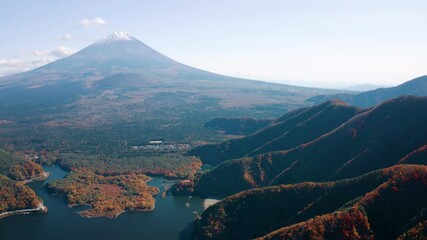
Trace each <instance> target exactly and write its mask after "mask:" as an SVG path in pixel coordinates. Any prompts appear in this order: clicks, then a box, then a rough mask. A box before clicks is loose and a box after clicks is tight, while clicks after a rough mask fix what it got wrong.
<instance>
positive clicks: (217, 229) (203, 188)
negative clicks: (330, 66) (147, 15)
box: [0, 32, 427, 239]
mask: <svg viewBox="0 0 427 240" xmlns="http://www.w3.org/2000/svg"><path fill="white" fill-rule="evenodd" d="M426 82H427V78H426V77H425V76H422V77H419V78H415V79H413V80H410V81H408V82H406V83H404V84H401V85H399V86H396V87H392V88H382V89H377V90H372V91H367V92H362V93H354V92H350V91H341V90H329V89H319V88H306V87H298V86H292V85H286V84H276V83H268V82H263V81H256V80H247V79H242V78H235V77H228V76H224V75H219V74H215V73H211V72H208V71H204V70H200V69H197V68H193V67H190V66H187V65H184V64H181V63H179V62H177V61H175V60H173V59H171V58H169V57H167V56H165V55H163V54H161V53H159V52H157V51H156V50H154V49H152V48H150V47H149V46H147V45H146V44H144V43H143V42H141V41H139V40H138V39H136V38H135V37H133V36H132V35H130V34H129V33H125V32H116V33H113V34H110V35H109V36H107V37H105V38H103V39H100V40H98V41H96V42H94V43H93V44H91V45H89V46H87V47H86V48H84V49H82V50H80V51H78V52H76V53H74V54H72V55H70V56H68V57H65V58H61V59H59V60H56V61H54V62H51V63H49V64H47V65H44V66H41V67H39V68H36V69H33V70H29V71H26V72H23V73H17V74H13V75H8V76H4V77H0V180H1V184H0V188H1V190H2V191H1V194H0V200H1V201H0V214H4V215H10V214H8V212H13V211H18V212H20V213H22V211H25V213H26V211H33V210H34V209H35V211H37V212H45V208H43V207H42V206H46V207H47V208H49V212H48V213H46V212H45V214H30V215H24V216H21V215H19V216H8V217H7V218H4V219H1V220H0V238H2V239H3V238H4V239H11V238H12V236H14V235H15V234H17V237H16V238H14V239H28V237H29V234H30V233H29V232H24V231H23V232H20V233H16V231H14V230H13V229H17V228H18V226H19V227H21V224H22V226H24V228H25V229H29V230H31V231H33V232H35V233H37V236H36V237H32V239H45V238H47V239H52V238H54V237H55V236H59V234H66V237H65V239H75V238H78V239H94V238H105V239H111V238H120V237H121V235H123V234H125V233H126V234H128V235H126V236H127V238H128V239H139V238H141V236H144V239H255V238H257V239H416V238H417V237H418V238H419V239H422V238H423V237H425V236H426V235H427V234H425V231H424V230H425V227H426V224H425V221H426V217H425V216H426V214H427V213H426V209H427V206H426V202H427V201H426V200H427V191H426V189H427V184H426V183H427V179H426V176H427V169H426V167H425V165H426V152H427V151H426V149H427V148H426V146H427V129H426V123H427V112H426V111H425V109H427V97H426V95H427V92H426V91H425V89H426V88H427V85H426ZM49 172H50V173H49ZM25 184H26V185H25ZM205 198H211V199H210V200H208V199H205ZM209 203H210V204H209ZM211 204H213V205H212V206H210V207H207V209H204V207H203V206H204V205H211ZM0 216H1V215H0ZM76 228H78V229H79V231H80V230H81V232H79V231H76Z"/></svg>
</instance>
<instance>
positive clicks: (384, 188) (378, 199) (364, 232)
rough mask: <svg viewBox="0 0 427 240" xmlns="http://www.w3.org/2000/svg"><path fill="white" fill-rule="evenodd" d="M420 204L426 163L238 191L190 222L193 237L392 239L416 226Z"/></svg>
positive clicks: (426, 197)
mask: <svg viewBox="0 0 427 240" xmlns="http://www.w3.org/2000/svg"><path fill="white" fill-rule="evenodd" d="M426 207H427V167H426V166H420V165H398V166H394V167H390V168H387V169H382V170H377V171H374V172H371V173H368V174H365V175H362V176H360V177H356V178H352V179H345V180H340V181H336V182H325V183H310V182H308V183H299V184H292V185H278V186H271V187H265V188H259V189H253V190H248V191H244V192H241V193H238V194H236V195H233V196H231V197H228V198H226V199H224V200H223V201H221V202H219V203H217V204H215V205H213V206H211V207H210V208H208V209H207V210H206V211H205V212H204V213H203V214H202V216H201V218H200V219H199V220H198V221H197V223H196V235H197V237H199V239H253V238H256V237H262V236H264V237H263V238H262V239H396V238H397V237H399V236H400V235H402V234H405V233H406V232H408V231H409V230H411V229H413V228H415V227H418V228H420V227H419V226H418V224H420V223H423V222H424V221H425V220H426V215H425V213H426ZM319 215H320V216H319ZM316 216H317V217H316ZM415 230H416V229H414V230H412V232H416V231H415ZM418 232H419V231H418Z"/></svg>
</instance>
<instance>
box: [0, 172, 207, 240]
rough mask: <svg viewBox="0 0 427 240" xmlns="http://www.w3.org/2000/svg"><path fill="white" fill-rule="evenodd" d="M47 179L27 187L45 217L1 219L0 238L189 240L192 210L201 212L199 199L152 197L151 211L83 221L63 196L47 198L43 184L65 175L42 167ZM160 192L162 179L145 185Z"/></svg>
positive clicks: (201, 200) (22, 216)
mask: <svg viewBox="0 0 427 240" xmlns="http://www.w3.org/2000/svg"><path fill="white" fill-rule="evenodd" d="M44 169H45V171H46V172H50V176H49V178H48V179H46V180H45V181H42V182H35V183H31V184H28V186H30V187H31V188H32V189H34V191H35V192H36V193H37V195H38V196H39V197H41V198H42V199H43V202H44V205H46V206H47V207H48V209H49V212H48V213H47V214H29V215H17V216H11V217H7V218H3V219H0V239H1V240H9V239H11V240H12V239H13V240H20V239H43V240H46V239H61V240H66V239H73V240H75V239H79V240H80V239H144V240H150V239H190V238H191V230H192V229H191V227H192V220H193V219H194V214H193V212H194V211H197V212H198V213H201V212H202V211H203V201H204V200H203V199H202V198H199V197H173V196H170V195H169V194H168V195H167V196H166V197H165V198H162V197H161V194H158V195H156V196H155V198H156V207H155V209H154V210H153V211H150V212H126V213H123V214H121V215H120V216H118V217H117V218H115V219H108V218H91V219H88V218H82V217H80V216H79V215H78V214H77V213H76V212H78V211H81V210H83V209H86V208H87V207H84V206H80V207H74V208H69V207H67V205H66V203H65V198H64V196H58V195H50V194H48V193H47V192H46V190H45V188H44V185H45V184H46V183H47V182H49V181H52V180H55V179H60V178H63V177H64V176H65V175H66V174H67V172H65V171H64V170H62V169H61V168H59V167H57V166H44ZM148 184H149V185H151V186H155V187H158V188H159V189H160V190H162V189H163V187H162V185H163V184H164V180H163V179H162V178H159V177H155V178H153V180H152V181H150V182H149V183H148Z"/></svg>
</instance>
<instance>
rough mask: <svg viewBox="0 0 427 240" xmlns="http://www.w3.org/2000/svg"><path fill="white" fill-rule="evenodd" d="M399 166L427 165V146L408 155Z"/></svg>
mask: <svg viewBox="0 0 427 240" xmlns="http://www.w3.org/2000/svg"><path fill="white" fill-rule="evenodd" d="M399 164H423V165H427V144H426V145H424V146H422V147H420V148H418V149H416V150H414V151H412V152H411V153H409V154H408V155H406V156H405V157H404V158H402V159H401V160H400V161H399Z"/></svg>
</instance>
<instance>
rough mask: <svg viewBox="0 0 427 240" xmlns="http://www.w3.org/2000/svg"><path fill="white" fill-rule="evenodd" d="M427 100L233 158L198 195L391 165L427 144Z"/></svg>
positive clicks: (382, 108)
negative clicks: (281, 147)
mask: <svg viewBox="0 0 427 240" xmlns="http://www.w3.org/2000/svg"><path fill="white" fill-rule="evenodd" d="M426 108H427V97H400V98H396V99H392V100H389V101H387V102H384V103H383V104H380V105H378V106H377V107H375V108H373V109H370V110H369V111H366V112H363V113H360V114H358V115H357V116H356V117H353V118H352V119H350V120H349V121H347V122H346V123H344V124H342V125H341V126H339V127H338V128H336V129H334V130H332V131H330V132H329V133H327V134H325V135H323V136H321V137H319V138H317V139H312V140H310V141H308V142H306V143H304V144H302V145H300V146H298V147H296V148H293V149H290V150H287V151H276V152H268V153H263V154H259V155H255V156H253V157H245V158H242V159H237V160H230V161H227V162H224V163H222V164H220V165H219V166H217V167H216V168H215V169H213V170H211V171H209V172H207V173H205V174H203V175H202V176H201V177H200V178H199V179H197V180H196V184H195V192H196V193H197V194H200V195H205V196H211V195H213V196H216V195H220V196H224V195H230V194H233V193H236V192H239V191H242V190H245V189H249V188H254V187H260V186H267V185H270V184H273V185H275V184H281V183H296V182H304V181H327V180H335V179H343V178H348V177H354V176H357V175H361V174H363V173H366V172H369V171H373V170H376V169H380V168H384V167H389V166H392V165H394V164H396V163H397V162H399V160H400V159H402V158H403V157H405V156H406V155H407V154H409V153H410V152H412V151H414V150H416V149H417V148H420V147H421V146H424V145H425V144H426V143H427V129H426V128H425V123H426V122H427V112H426V111H425V109H426Z"/></svg>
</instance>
